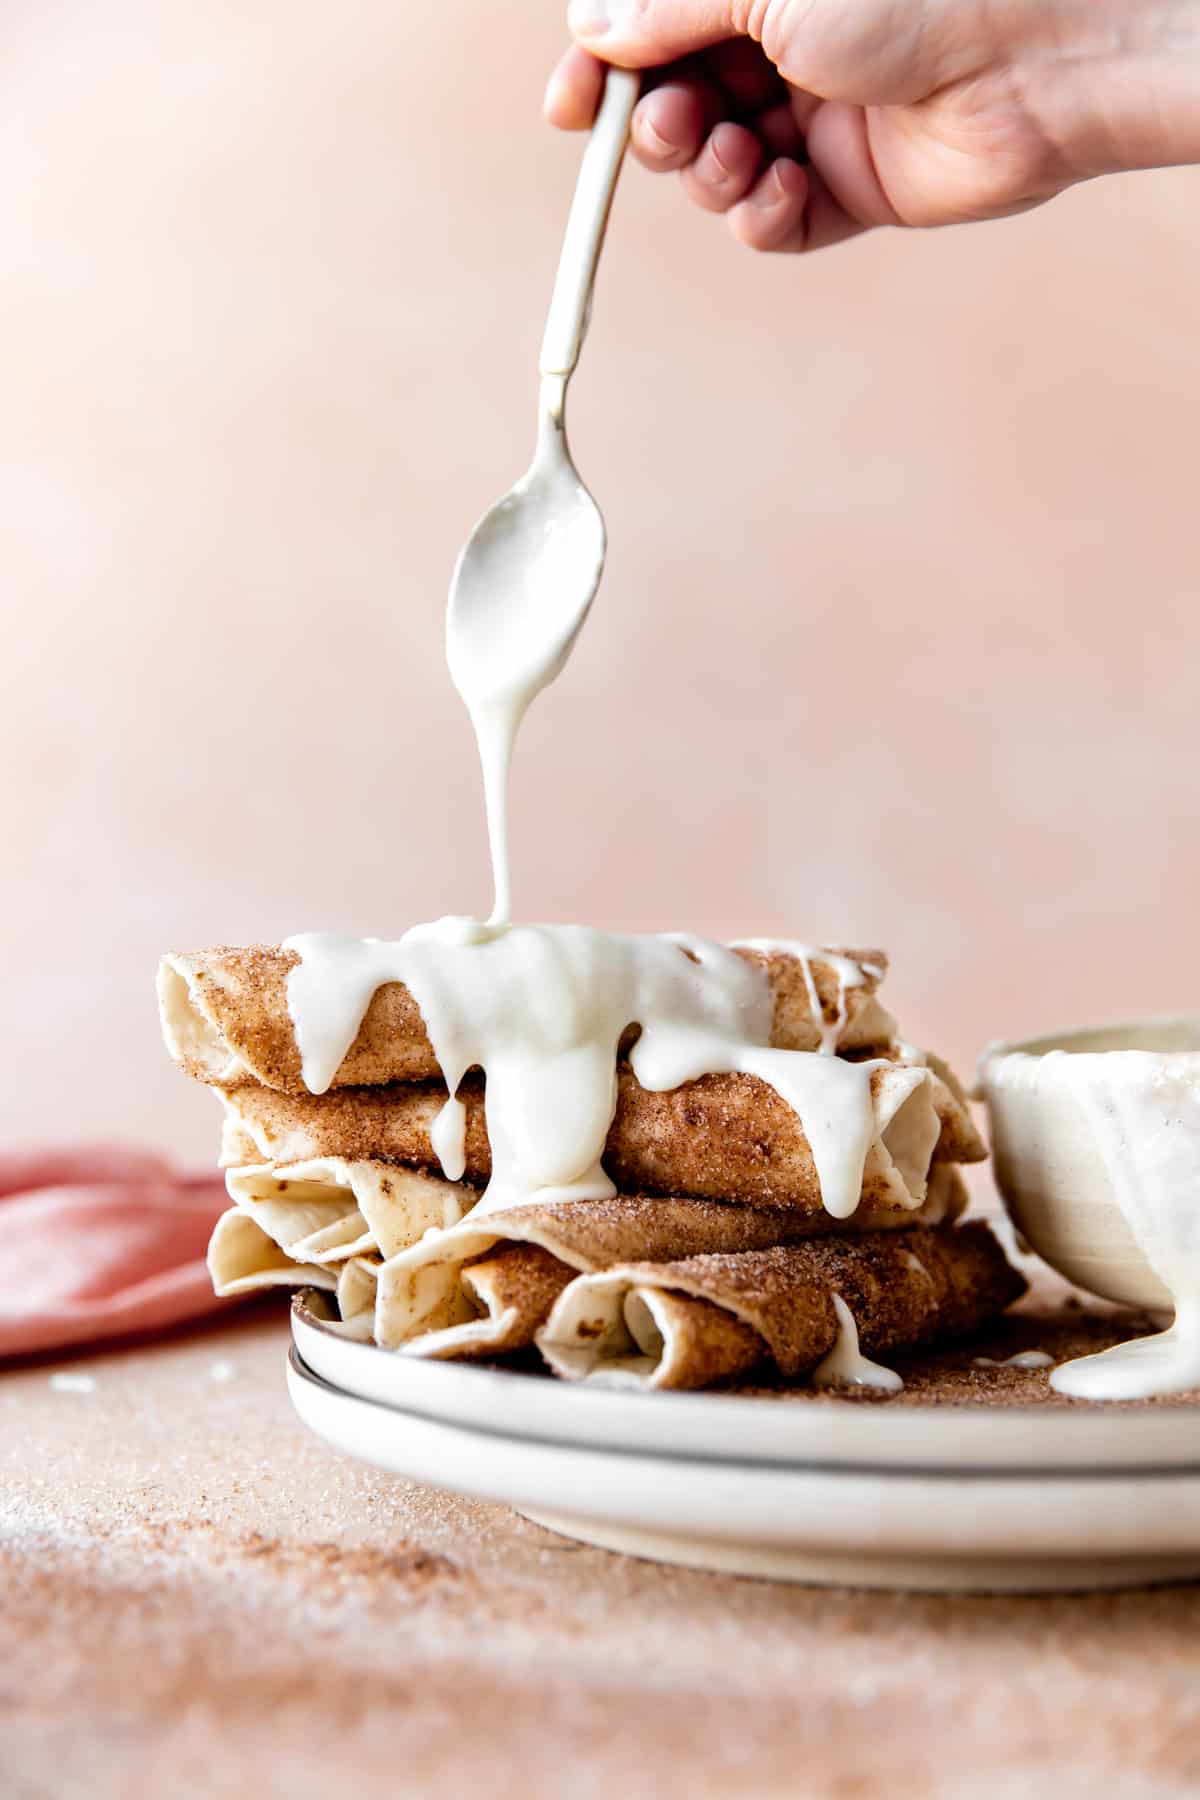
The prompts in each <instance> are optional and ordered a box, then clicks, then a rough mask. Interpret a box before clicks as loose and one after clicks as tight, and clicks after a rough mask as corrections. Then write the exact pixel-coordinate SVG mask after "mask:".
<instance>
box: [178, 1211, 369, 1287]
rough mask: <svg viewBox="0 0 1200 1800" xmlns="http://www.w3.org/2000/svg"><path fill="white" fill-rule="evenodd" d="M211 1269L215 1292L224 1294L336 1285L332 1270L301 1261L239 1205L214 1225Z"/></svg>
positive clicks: (210, 1245) (210, 1243)
mask: <svg viewBox="0 0 1200 1800" xmlns="http://www.w3.org/2000/svg"><path fill="white" fill-rule="evenodd" d="M208 1272H209V1275H210V1276H211V1278H212V1284H213V1289H214V1291H215V1292H216V1293H218V1294H221V1295H228V1294H252V1293H255V1292H257V1290H258V1289H260V1288H272V1287H319V1288H330V1289H336V1287H337V1276H336V1275H335V1274H334V1272H333V1270H332V1269H330V1268H326V1267H323V1266H322V1265H321V1264H319V1263H298V1262H297V1261H296V1260H295V1259H294V1258H293V1257H291V1256H289V1255H288V1253H287V1251H286V1250H281V1249H280V1247H279V1245H278V1244H277V1243H276V1242H275V1240H274V1238H271V1237H268V1236H267V1234H266V1232H265V1231H264V1230H263V1229H262V1227H261V1226H260V1225H256V1224H255V1222H254V1220H253V1219H251V1218H249V1217H247V1215H246V1214H245V1213H244V1212H241V1211H240V1210H239V1209H238V1208H237V1207H236V1206H231V1207H230V1209H229V1211H228V1212H225V1213H222V1214H221V1217H220V1218H219V1219H218V1220H217V1223H216V1225H215V1226H214V1228H213V1234H212V1237H211V1238H210V1239H209V1244H208Z"/></svg>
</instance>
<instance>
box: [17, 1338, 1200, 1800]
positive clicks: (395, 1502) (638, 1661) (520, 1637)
mask: <svg viewBox="0 0 1200 1800" xmlns="http://www.w3.org/2000/svg"><path fill="white" fill-rule="evenodd" d="M286 1347H287V1328H286V1323H285V1319H284V1315H283V1312H282V1311H281V1310H280V1309H278V1308H271V1309H270V1310H267V1311H258V1312H256V1313H253V1314H249V1315H246V1314H243V1315H240V1316H239V1317H238V1318H236V1319H232V1320H230V1321H228V1322H222V1323H221V1324H219V1325H217V1326H215V1327H212V1328H210V1329H208V1330H204V1331H200V1332H193V1333H191V1334H187V1335H182V1336H178V1337H176V1338H174V1339H172V1340H171V1341H169V1342H166V1343H160V1344H157V1345H154V1346H149V1347H144V1348H135V1349H130V1350H125V1351H118V1352H113V1353H108V1354H104V1355H96V1356H89V1357H82V1358H79V1359H77V1360H72V1361H70V1362H63V1363H59V1364H56V1363H39V1364H37V1365H31V1366H29V1367H27V1368H24V1369H20V1370H17V1371H15V1372H9V1373H8V1374H6V1375H5V1376H4V1378H3V1380H2V1381H0V1470H2V1482H0V1526H2V1530H0V1617H2V1618H3V1621H4V1628H5V1629H4V1637H5V1648H4V1654H3V1659H2V1662H0V1709H2V1712H3V1720H4V1729H3V1732H0V1791H2V1792H3V1793H4V1795H5V1796H6V1800H30V1797H33V1796H55V1797H58V1796H64V1797H65V1796H75V1795H79V1796H87V1800H107V1797H108V1796H110V1795H111V1796H113V1797H114V1800H115V1797H116V1796H120V1800H133V1797H137V1796H141V1795H148V1796H149V1795H153V1796H155V1800H163V1797H164V1796H165V1797H173V1796H175V1795H205V1796H210V1795H226V1794H228V1795H243V1794H286V1795H287V1796H288V1797H289V1800H306V1797H307V1796H310V1795H311V1796H313V1797H314V1800H316V1797H317V1796H320V1797H321V1800H328V1797H329V1796H330V1795H331V1794H334V1795H341V1794H349V1793H351V1792H362V1793H368V1792H372V1791H374V1792H382V1793H386V1794H388V1795H393V1794H398V1793H413V1794H421V1795H430V1796H441V1795H447V1796H450V1795H455V1796H457V1795H460V1794H462V1793H464V1792H469V1791H471V1790H475V1791H484V1790H485V1789H486V1792H487V1794H488V1796H489V1800H502V1797H504V1796H508V1795H512V1796H514V1800H515V1797H517V1796H520V1797H521V1800H534V1797H537V1796H542V1795H551V1794H553V1795H556V1796H557V1795H569V1796H570V1800H586V1797H587V1796H590V1795H593V1794H595V1795H600V1794H604V1795H606V1796H607V1795H611V1794H613V1793H617V1792H619V1793H621V1794H622V1795H624V1796H636V1795H642V1794H646V1795H650V1794H659V1795H662V1794H674V1793H680V1794H683V1793H686V1794H688V1795H689V1796H695V1795H701V1796H702V1795H709V1794H713V1795H717V1794H720V1795H725V1794H737V1795H750V1796H755V1797H756V1800H758V1797H762V1800H767V1797H769V1796H773V1795H777V1794H779V1795H783V1794H797V1793H802V1794H806V1795H808V1794H813V1795H831V1796H858V1795H864V1794H875V1793H879V1794H886V1795H888V1796H889V1800H905V1797H906V1796H909V1795H911V1796H913V1797H914V1800H916V1797H917V1796H921V1797H923V1800H924V1797H928V1796H939V1795H943V1794H954V1795H958V1794H969V1795H971V1796H977V1795H982V1796H990V1795H1009V1794H1012V1795H1022V1796H1024V1795H1028V1794H1031V1793H1049V1792H1053V1793H1054V1794H1055V1797H1056V1800H1070V1797H1071V1796H1074V1795H1079V1796H1085V1795H1086V1796H1088V1797H1089V1800H1090V1797H1091V1796H1092V1794H1093V1793H1094V1792H1106V1793H1113V1792H1120V1794H1121V1795H1122V1800H1137V1797H1138V1796H1142V1795H1147V1796H1151V1795H1153V1796H1159V1795H1176V1794H1178V1795H1183V1794H1193V1793H1195V1792H1196V1790H1197V1788H1198V1787H1200V1588H1179V1589H1163V1590H1159V1591H1157V1592H1142V1593H1131V1594H1124V1595H1098V1596H1084V1597H1075V1596H1072V1597H1058V1598H1048V1599H1027V1598H1021V1599H998V1598H982V1597H981V1598H962V1597H956V1598H941V1597H928V1596H904V1595H889V1594H867V1593H850V1592H826V1591H817V1590H811V1589H802V1588H794V1587H786V1586H773V1585H770V1584H765V1583H758V1582H752V1581H742V1580H736V1579H732V1578H727V1577H720V1576H712V1575H704V1574H695V1573H689V1572H684V1571H680V1570H674V1569H668V1568H661V1567H657V1566H654V1565H652V1564H649V1563H643V1562H637V1561H634V1560H631V1559H628V1558H624V1557H619V1556H612V1555H609V1554H607V1553H604V1552H601V1551H594V1550H589V1549H584V1548H579V1547H576V1546H574V1545H572V1544H569V1543H567V1542H565V1541H564V1540H563V1539H561V1538H558V1537H555V1536H554V1535H552V1534H551V1533H549V1532H546V1531H542V1530H540V1529H539V1528H537V1527H535V1526H533V1525H531V1524H527V1523H526V1522H524V1521H523V1520H521V1519H519V1518H517V1517H516V1516H515V1515H513V1514H511V1513H509V1512H507V1511H506V1510H504V1509H503V1508H500V1507H495V1506H487V1505H481V1504H476V1503H474V1502H470V1501H464V1500H459V1499H456V1498H454V1497H452V1496H449V1495H444V1494H440V1493H435V1492H431V1491H429V1490H426V1489H421V1488H418V1487H415V1486H413V1485H412V1484H410V1483H407V1482H404V1481H401V1480H398V1479H396V1478H393V1477H389V1476H384V1475H380V1474H376V1473H375V1472H373V1471H371V1470H370V1469H367V1468H364V1467H360V1466H357V1465H355V1464H353V1463H350V1462H348V1461H345V1460H343V1459H341V1458H339V1457H338V1456H336V1455H335V1454H334V1453H333V1452H332V1451H330V1450H327V1449H326V1448H325V1447H324V1445H322V1444H321V1443H320V1442H319V1441H317V1440H316V1439H315V1438H313V1437H311V1436H309V1434H308V1433H307V1432H306V1431H305V1430H304V1429H303V1427H302V1426H301V1425H300V1424H299V1422H298V1421H297V1420H296V1418H295V1417H294V1415H293V1413H292V1410H291V1407H290V1405H289V1403H288V1399H287V1394H286V1392H285V1388H284V1378H283V1370H284V1358H285V1352H286ZM55 1373H59V1374H63V1375H66V1376H68V1377H72V1378H78V1377H90V1378H91V1379H92V1380H93V1381H94V1384H95V1385H94V1387H90V1388H89V1387H87V1386H86V1384H85V1385H84V1386H83V1387H82V1389H81V1388H80V1387H79V1386H77V1385H75V1384H72V1385H69V1386H65V1387H64V1386H60V1385H53V1386H52V1385H51V1377H52V1376H53V1375H54V1374H55Z"/></svg>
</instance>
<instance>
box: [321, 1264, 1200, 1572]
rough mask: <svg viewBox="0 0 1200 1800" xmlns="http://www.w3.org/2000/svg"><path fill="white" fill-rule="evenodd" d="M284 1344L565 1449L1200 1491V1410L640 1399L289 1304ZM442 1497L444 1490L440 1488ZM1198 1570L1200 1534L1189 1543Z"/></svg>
mask: <svg viewBox="0 0 1200 1800" xmlns="http://www.w3.org/2000/svg"><path fill="white" fill-rule="evenodd" d="M292 1335H293V1337H294V1339H295V1343H296V1348H297V1350H298V1351H299V1353H300V1356H301V1358H302V1360H303V1362H304V1363H305V1364H306V1366H307V1367H308V1368H309V1369H310V1370H312V1372H313V1373H314V1374H316V1375H318V1376H320V1377H321V1378H322V1380H324V1381H326V1382H328V1383H329V1384H330V1385H331V1386H332V1387H335V1388H341V1389H343V1390H344V1391H345V1392H346V1393H349V1394H354V1395H357V1396H358V1397H359V1398H361V1399H365V1400H373V1401H377V1402H378V1403H380V1404H381V1405H383V1406H390V1407H399V1408H401V1409H402V1410H403V1411H405V1412H407V1413H412V1414H418V1415H420V1416H421V1417H422V1418H426V1419H432V1420H439V1421H441V1422H443V1423H446V1424H453V1425H463V1426H469V1427H472V1428H476V1429H479V1430H484V1431H491V1432H502V1433H504V1434H505V1435H506V1436H510V1437H521V1438H528V1439H536V1440H538V1441H540V1442H543V1443H554V1444H562V1445H569V1446H573V1447H588V1448H596V1449H598V1448H604V1449H610V1450H619V1451H622V1452H625V1453H629V1452H634V1451H638V1452H648V1453H650V1454H651V1455H660V1454H663V1453H667V1454H670V1455H671V1456H694V1457H701V1458H717V1459H719V1460H721V1461H734V1462H738V1463H746V1464H750V1463H783V1464H787V1465H789V1466H791V1465H793V1464H795V1463H798V1462H802V1463H805V1464H810V1465H819V1466H820V1467H821V1468H825V1469H829V1468H839V1469H855V1468H859V1469H866V1468H870V1469H874V1470H878V1469H897V1470H902V1469H920V1470H923V1471H930V1470H935V1469H936V1470H941V1471H947V1472H950V1473H953V1474H963V1473H965V1472H967V1471H986V1470H995V1471H997V1472H1001V1473H1004V1474H1005V1475H1010V1474H1013V1473H1016V1472H1025V1473H1028V1472H1029V1471H1041V1472H1048V1473H1052V1472H1056V1471H1062V1470H1071V1471H1088V1470H1090V1471H1093V1472H1096V1473H1098V1474H1103V1475H1104V1476H1105V1477H1109V1476H1111V1475H1112V1474H1113V1473H1114V1472H1116V1471H1119V1470H1129V1471H1131V1472H1135V1473H1137V1474H1139V1475H1144V1474H1146V1473H1148V1472H1150V1471H1152V1470H1161V1471H1164V1472H1165V1471H1171V1472H1175V1471H1178V1470H1185V1471H1190V1472H1191V1473H1192V1474H1193V1475H1194V1476H1195V1477H1196V1479H1197V1480H1200V1406H1172V1407H1163V1408H1156V1407H1148V1408H1138V1409H1132V1408H1125V1407H1122V1408H1118V1409H1116V1410H1113V1409H1111V1408H1108V1407H1100V1406H1097V1407H1081V1408H1074V1407H1072V1408H1070V1409H1064V1408H1058V1407H1012V1408H993V1407H979V1408H971V1407H965V1406H945V1407H938V1406H928V1407H917V1406H903V1407H901V1406H871V1405H865V1404H863V1403H861V1402H859V1403H856V1402H854V1401H838V1400H836V1399H822V1400H821V1401H813V1402H805V1403H803V1404H789V1403H788V1402H787V1401H786V1400H772V1399H753V1398H742V1397H739V1396H738V1395H734V1394H639V1393H636V1392H630V1391H629V1390H628V1389H618V1388H609V1389H605V1388H601V1387H592V1386H590V1385H589V1386H586V1387H575V1386H572V1385H570V1384H568V1383H565V1382H557V1381H553V1380H551V1379H549V1378H548V1377H546V1378H544V1377H541V1376H535V1375H529V1374H522V1373H520V1372H516V1371H511V1372H510V1371H506V1370H501V1369H488V1368H474V1367H471V1366H469V1365H466V1364H462V1363H442V1362H426V1361H424V1360H423V1359H422V1358H420V1357H410V1356H398V1355H397V1354H396V1353H395V1352H394V1351H390V1350H381V1349H379V1347H378V1346H377V1345H375V1344H364V1343H356V1342H354V1341H353V1340H351V1339H349V1338H344V1337H342V1336H341V1335H340V1334H339V1333H338V1332H336V1331H333V1330H331V1329H330V1328H329V1325H328V1324H327V1323H325V1322H324V1321H323V1320H322V1319H321V1317H320V1315H319V1313H318V1312H317V1311H315V1310H313V1309H312V1308H311V1307H310V1306H309V1305H308V1303H307V1302H306V1299H305V1296H304V1295H303V1294H300V1295H297V1297H296V1299H295V1300H294V1302H293V1305H292ZM443 1485H449V1484H446V1483H443ZM1195 1543H1196V1550H1197V1556H1198V1559H1200V1531H1198V1532H1197V1533H1196V1534H1195Z"/></svg>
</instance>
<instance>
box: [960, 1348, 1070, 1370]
mask: <svg viewBox="0 0 1200 1800" xmlns="http://www.w3.org/2000/svg"><path fill="white" fill-rule="evenodd" d="M971 1361H972V1363H973V1364H974V1366H975V1367H976V1368H977V1369H1052V1368H1053V1367H1054V1358H1053V1357H1052V1356H1049V1355H1048V1354H1047V1353H1046V1351H1045V1350H1018V1351H1017V1353H1016V1355H1015V1356H1006V1357H1004V1358H1003V1359H1002V1360H1001V1361H999V1362H998V1361H997V1360H996V1358H995V1357H994V1356H973V1357H972V1358H971Z"/></svg>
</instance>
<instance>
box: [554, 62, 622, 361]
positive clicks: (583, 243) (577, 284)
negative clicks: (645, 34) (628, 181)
mask: <svg viewBox="0 0 1200 1800" xmlns="http://www.w3.org/2000/svg"><path fill="white" fill-rule="evenodd" d="M640 85H641V78H640V76H639V75H638V73H637V71H636V70H635V69H609V71H608V77H607V80H606V82H605V86H604V98H603V100H602V101H601V103H600V111H599V112H598V113H597V114H596V123H595V124H594V125H593V127H592V135H591V137H590V139H589V140H588V147H587V149H586V150H585V151H584V153H583V164H582V166H581V168H580V171H579V180H578V181H577V182H576V184H575V198H574V199H573V200H572V202H571V212H570V216H569V217H568V219H567V230H566V236H565V237H564V238H563V247H562V255H561V257H560V258H559V264H558V275H557V277H556V279H555V282H554V296H553V298H552V299H551V301H550V314H549V317H548V318H547V320H546V335H545V337H544V338H543V339H542V356H541V363H540V365H539V366H540V369H541V372H542V374H543V375H563V376H566V375H569V374H570V373H571V371H572V370H573V369H574V367H575V364H576V363H577V362H578V361H579V351H580V348H581V346H582V344H583V337H584V333H585V332H586V330H587V323H588V312H589V309H590V306H591V299H592V284H593V283H594V281H595V279H596V264H597V263H598V262H599V260H600V246H601V245H602V244H603V242H604V228H605V226H606V225H607V224H608V210H609V207H610V206H611V205H612V197H613V189H614V188H615V187H616V185H617V176H618V175H619V174H620V172H621V159H622V157H623V156H624V155H625V145H626V143H627V142H628V140H629V120H630V117H631V115H632V113H633V109H634V106H635V105H636V103H637V97H638V91H639V88H640Z"/></svg>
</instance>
